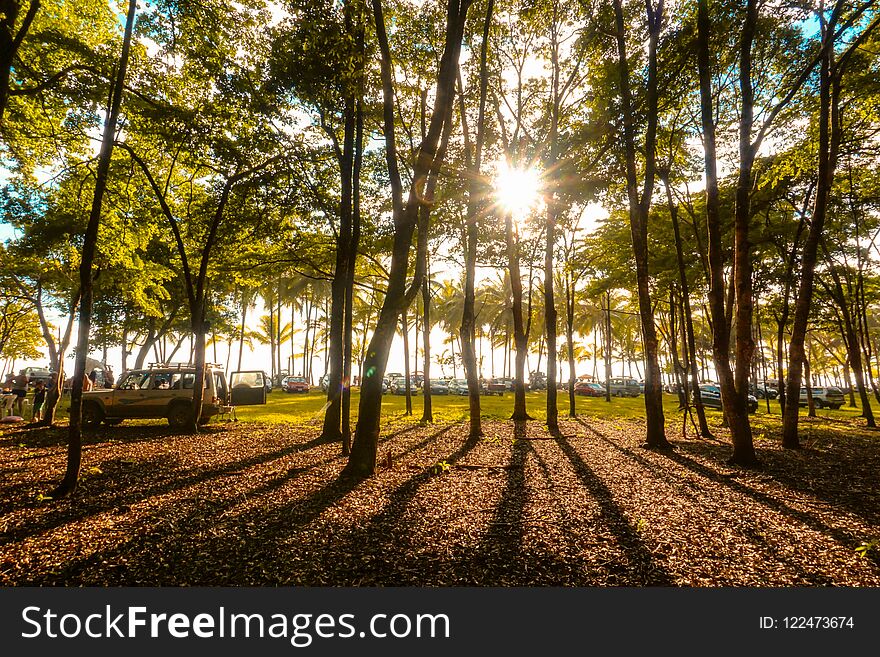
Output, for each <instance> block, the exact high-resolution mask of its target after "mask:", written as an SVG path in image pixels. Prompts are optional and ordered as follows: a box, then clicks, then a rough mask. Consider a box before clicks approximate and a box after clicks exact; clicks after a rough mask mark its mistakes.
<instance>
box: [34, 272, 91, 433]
mask: <svg viewBox="0 0 880 657" xmlns="http://www.w3.org/2000/svg"><path fill="white" fill-rule="evenodd" d="M80 299H81V294H80V290H79V288H77V290H76V292H75V293H74V295H73V298H72V299H71V302H70V307H69V310H68V314H67V324H66V326H65V327H64V334H63V335H59V336H58V342H57V343H56V342H55V339H54V338H53V336H52V330H51V326H50V325H49V322H48V320H47V319H46V314H45V311H44V308H43V291H42V286H41V284H40V283H39V282H37V294H36V299H35V300H34V307H35V308H36V310H37V318H38V319H39V322H40V332H41V333H42V334H43V339H44V340H45V341H46V345H47V347H48V350H49V364H50V366H51V368H52V370H53V371H54V373H55V377H54V379H53V381H52V382H51V383H50V384H49V389H48V390H47V391H46V401H45V403H44V408H43V419H42V420H41V421H40V424H39V426H45V427H51V426H52V425H54V424H55V415H56V413H57V412H58V404H59V402H60V401H61V396H62V394H63V391H64V379H65V373H64V357H65V356H66V354H67V348H68V347H69V346H70V336H71V332H72V331H73V322H74V319H75V318H76V311H77V308H78V306H79V303H80Z"/></svg>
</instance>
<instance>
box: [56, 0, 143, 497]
mask: <svg viewBox="0 0 880 657" xmlns="http://www.w3.org/2000/svg"><path fill="white" fill-rule="evenodd" d="M136 11H137V2H136V0H129V3H128V13H127V15H126V20H125V35H124V37H123V40H122V53H121V55H120V57H119V67H118V69H117V72H116V79H115V80H114V83H113V90H112V93H111V100H110V107H109V111H108V112H107V117H106V120H105V121H104V133H103V136H102V138H101V150H100V153H99V156H98V168H97V171H96V173H95V192H94V196H93V198H92V209H91V213H90V214H89V222H88V225H87V226H86V232H85V237H84V239H83V247H82V259H81V261H80V267H79V286H80V291H81V297H80V307H79V324H78V326H77V330H78V335H77V345H76V361H75V365H74V371H73V385H72V388H71V394H70V427H69V432H68V439H67V466H66V469H65V473H64V478H63V479H62V481H61V483H60V484H59V485H58V487H57V488H55V490H53V491H52V492H51V493H50V497H53V498H59V497H64V496H66V495H69V494H70V493H73V492H74V491H75V490H76V486H77V484H78V482H79V470H80V463H81V461H82V428H81V423H82V393H83V379H84V378H85V376H86V358H87V357H88V352H89V333H90V331H91V325H92V289H93V287H92V286H93V282H94V276H95V272H93V265H94V261H95V255H96V253H97V246H98V226H99V224H100V221H101V208H102V204H103V201H104V192H105V191H106V189H107V178H108V176H109V172H110V158H111V156H112V155H113V142H114V137H115V134H116V126H117V123H118V120H119V109H120V107H121V105H122V88H123V86H124V84H125V74H126V71H127V69H128V58H129V53H130V51H131V38H132V31H133V27H134V16H135V12H136Z"/></svg>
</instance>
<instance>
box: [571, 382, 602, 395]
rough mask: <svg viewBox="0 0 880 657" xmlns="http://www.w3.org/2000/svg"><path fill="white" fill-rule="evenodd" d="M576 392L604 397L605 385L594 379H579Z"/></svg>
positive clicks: (575, 387) (575, 388) (577, 393)
mask: <svg viewBox="0 0 880 657" xmlns="http://www.w3.org/2000/svg"><path fill="white" fill-rule="evenodd" d="M574 394H576V395H581V396H582V397H604V396H605V386H603V385H602V384H601V383H596V382H594V381H578V382H577V383H576V384H575V386H574Z"/></svg>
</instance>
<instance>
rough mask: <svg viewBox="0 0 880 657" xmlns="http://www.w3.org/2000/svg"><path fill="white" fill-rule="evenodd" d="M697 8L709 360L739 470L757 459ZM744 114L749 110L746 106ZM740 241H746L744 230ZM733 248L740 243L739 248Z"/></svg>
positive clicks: (704, 21)
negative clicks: (737, 363)
mask: <svg viewBox="0 0 880 657" xmlns="http://www.w3.org/2000/svg"><path fill="white" fill-rule="evenodd" d="M749 5H750V7H751V5H752V2H751V0H749ZM697 10H698V15H697V32H698V36H697V65H698V69H699V78H700V115H701V121H702V129H703V151H704V164H705V172H706V225H707V232H708V234H709V240H708V241H709V247H708V251H709V270H710V281H709V295H708V296H709V309H710V313H711V320H712V321H711V324H712V350H713V355H714V358H715V370H716V373H717V375H718V380H719V383H720V385H721V400H722V405H723V408H724V419H725V422H726V424H727V426H728V427H730V433H731V439H732V441H733V455H732V456H731V458H730V461H729V462H730V463H733V464H737V465H741V466H744V467H756V466H757V465H758V458H757V456H756V455H755V450H754V445H753V443H752V434H751V427H750V425H749V420H748V410H747V408H746V406H745V402H746V400H747V397H746V396H745V394H743V395H740V394H738V392H737V389H736V380H735V378H734V375H733V371H732V369H731V367H730V330H729V326H730V324H729V321H728V312H727V310H730V308H727V309H726V308H725V299H724V293H725V279H724V259H723V258H724V256H723V250H722V243H721V213H720V202H719V196H718V173H717V168H716V166H717V165H716V149H715V119H714V116H713V108H714V100H713V97H712V86H711V75H712V73H711V70H710V56H709V29H710V24H709V9H708V2H707V0H699V4H698V8H697ZM748 15H749V17H751V18H754V15H753V13H752V10H751V9H749V11H748ZM746 28H747V29H744V33H743V36H742V37H741V38H742V47H743V48H750V47H751V39H752V36H753V31H754V24H753V23H750V22H749V20H747V25H746ZM740 73H741V76H742V75H743V71H742V70H741V71H740ZM748 111H749V112H751V108H750V107H749V109H748ZM741 123H742V122H741ZM738 200H739V199H738ZM746 228H747V227H746ZM742 237H743V236H742V235H740V236H738V238H737V239H738V240H739V239H741V238H742ZM744 237H745V238H746V239H747V238H748V233H747V232H746V233H745V235H744ZM739 246H743V245H742V244H739ZM746 246H747V244H746ZM741 253H742V251H739V250H738V251H737V254H741ZM735 264H736V263H735ZM745 271H746V270H742V269H741V270H740V274H743V273H745ZM733 283H734V281H731V284H733ZM730 305H731V301H728V303H727V306H730ZM749 312H751V311H749ZM746 355H747V354H746Z"/></svg>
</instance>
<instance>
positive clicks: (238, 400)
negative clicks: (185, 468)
mask: <svg viewBox="0 0 880 657" xmlns="http://www.w3.org/2000/svg"><path fill="white" fill-rule="evenodd" d="M195 379H196V370H195V368H194V367H192V366H191V365H151V366H150V367H149V368H148V369H139V370H129V371H128V372H126V373H125V374H124V375H123V376H122V378H121V379H120V381H119V385H117V386H116V387H115V388H112V389H97V390H91V391H89V392H84V393H83V398H82V423H83V426H84V427H93V426H97V425H98V424H100V423H101V422H106V423H107V424H119V423H120V422H122V421H123V420H126V419H133V418H166V419H167V420H168V424H170V425H171V426H172V427H175V428H183V427H185V426H187V425H188V424H189V422H190V419H191V417H192V396H193V384H194V383H195ZM230 381H231V383H232V387H231V388H232V389H231V390H230V388H229V386H227V384H226V376H225V375H224V374H223V370H222V369H220V367H219V366H217V365H208V366H207V367H206V372H205V392H204V397H203V402H202V415H201V417H200V418H199V424H206V423H207V422H208V421H209V420H210V419H211V418H212V417H213V416H215V415H218V414H220V413H228V412H229V411H231V410H232V406H246V405H251V404H265V403H266V386H265V380H264V376H263V373H262V372H233V373H232V374H231V376H230Z"/></svg>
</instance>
